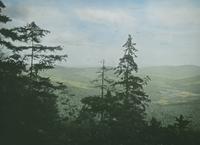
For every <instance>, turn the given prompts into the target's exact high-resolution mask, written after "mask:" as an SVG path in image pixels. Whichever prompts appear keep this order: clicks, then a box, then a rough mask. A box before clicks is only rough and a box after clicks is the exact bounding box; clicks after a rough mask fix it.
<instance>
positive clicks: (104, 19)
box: [76, 8, 136, 27]
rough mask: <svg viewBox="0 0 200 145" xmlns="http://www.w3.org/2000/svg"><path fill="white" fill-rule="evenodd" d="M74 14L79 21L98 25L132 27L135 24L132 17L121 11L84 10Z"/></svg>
mask: <svg viewBox="0 0 200 145" xmlns="http://www.w3.org/2000/svg"><path fill="white" fill-rule="evenodd" d="M76 13H77V15H78V16H79V17H80V19H81V20H85V21H88V22H92V23H98V24H105V25H109V24H111V25H114V26H126V27H132V26H134V25H135V23H136V20H135V19H134V17H132V16H131V15H130V14H129V13H128V12H125V11H124V10H121V9H97V8H84V9H77V10H76Z"/></svg>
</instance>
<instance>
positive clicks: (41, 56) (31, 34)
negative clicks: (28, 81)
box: [16, 22, 67, 77]
mask: <svg viewBox="0 0 200 145" xmlns="http://www.w3.org/2000/svg"><path fill="white" fill-rule="evenodd" d="M16 31H17V32H19V33H20V34H21V37H22V38H23V41H24V42H26V43H27V44H29V45H28V46H21V47H18V49H20V51H24V50H30V51H31V52H30V53H29V54H26V55H25V57H28V58H30V76H31V77H33V75H35V76H37V74H38V72H39V71H41V70H46V69H52V68H53V66H54V63H55V62H56V61H61V60H63V59H65V58H66V57H67V55H53V54H50V52H55V51H60V50H62V47H61V46H45V45H42V44H41V38H43V37H45V36H46V35H47V34H48V33H50V31H48V30H44V29H41V28H40V27H39V26H37V25H36V24H35V22H31V23H30V24H27V25H26V26H24V27H20V28H17V29H16ZM34 60H36V62H35V63H34Z"/></svg>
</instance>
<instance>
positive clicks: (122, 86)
mask: <svg viewBox="0 0 200 145" xmlns="http://www.w3.org/2000/svg"><path fill="white" fill-rule="evenodd" d="M135 45H136V43H134V42H133V40H132V37H131V35H129V36H128V40H127V41H126V43H125V44H124V45H123V47H124V48H125V50H124V55H123V57H122V58H120V60H119V64H118V66H117V67H116V68H115V69H114V70H115V74H116V76H117V78H118V79H117V80H116V81H115V83H114V85H115V87H116V91H115V99H116V100H117V105H115V106H116V107H114V108H115V111H114V114H113V119H114V121H115V126H114V128H113V130H114V134H115V135H116V136H115V138H118V139H119V140H118V141H117V142H118V143H119V144H120V143H121V144H140V143H141V142H142V138H140V137H141V135H142V132H143V129H144V127H145V125H146V121H145V109H146V105H147V103H148V102H149V98H148V95H147V94H146V93H145V92H144V90H143V86H144V85H145V84H146V83H147V81H148V79H149V78H148V77H146V78H144V79H142V78H140V77H138V76H137V75H136V73H137V72H138V66H137V64H136V62H135V58H136V57H137V55H136V52H137V49H136V48H135Z"/></svg>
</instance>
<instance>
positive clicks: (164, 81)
mask: <svg viewBox="0 0 200 145" xmlns="http://www.w3.org/2000/svg"><path fill="white" fill-rule="evenodd" d="M97 71H98V68H94V67H93V68H92V67H91V68H69V67H61V66H57V67H56V68H55V69H54V70H50V71H46V72H43V73H42V75H45V76H49V77H50V78H51V79H52V80H53V81H60V82H63V83H64V84H66V85H67V86H68V88H69V92H70V93H72V94H74V97H73V99H74V100H75V102H76V103H77V104H79V103H80V99H81V98H83V97H85V96H89V95H94V94H99V90H97V89H95V88H94V87H93V85H92V84H91V81H92V80H93V79H95V78H96V76H97V74H96V72H97ZM107 75H109V76H111V77H113V73H112V72H109V74H107ZM138 75H139V76H141V77H143V76H145V75H148V76H149V77H150V78H151V81H150V82H149V84H148V85H147V86H146V87H145V91H146V92H147V94H148V95H149V96H150V98H151V103H150V104H149V107H148V109H147V114H148V116H149V117H151V116H156V117H157V118H159V119H160V120H162V122H163V123H169V122H171V121H172V120H174V118H175V116H177V115H179V114H183V115H185V116H186V117H188V118H189V119H191V120H192V121H193V127H198V128H200V66H193V65H183V66H156V67H144V68H141V69H140V70H139V73H138Z"/></svg>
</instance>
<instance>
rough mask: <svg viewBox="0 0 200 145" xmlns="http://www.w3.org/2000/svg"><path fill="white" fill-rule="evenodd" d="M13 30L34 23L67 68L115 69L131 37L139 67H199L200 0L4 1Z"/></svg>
mask: <svg viewBox="0 0 200 145" xmlns="http://www.w3.org/2000/svg"><path fill="white" fill-rule="evenodd" d="M3 2H4V4H5V5H6V6H7V8H6V10H5V13H6V15H8V16H9V17H10V18H11V19H12V22H11V25H13V26H24V25H26V24H27V23H30V22H32V21H35V23H36V24H37V25H39V26H40V27H41V28H44V29H48V30H50V31H51V33H50V34H49V35H48V36H47V37H45V38H44V40H43V43H44V44H48V45H52V46H54V45H61V46H62V47H63V52H62V54H65V53H66V54H68V59H67V62H64V63H62V64H61V65H65V66H77V67H78V66H99V65H100V62H101V60H102V59H105V61H106V65H109V66H113V65H117V63H118V61H119V58H120V57H122V56H123V47H122V45H123V44H124V43H125V42H126V40H127V38H128V34H131V35H132V37H133V41H134V42H136V49H138V52H137V55H138V57H137V59H136V62H137V63H138V65H140V66H160V65H200V1H199V0H3Z"/></svg>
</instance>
